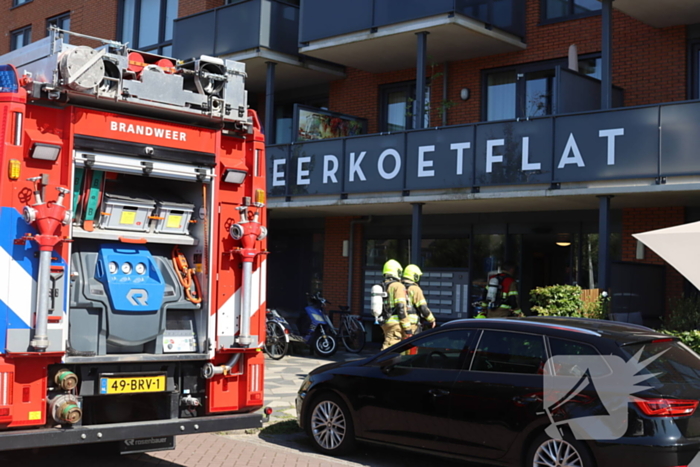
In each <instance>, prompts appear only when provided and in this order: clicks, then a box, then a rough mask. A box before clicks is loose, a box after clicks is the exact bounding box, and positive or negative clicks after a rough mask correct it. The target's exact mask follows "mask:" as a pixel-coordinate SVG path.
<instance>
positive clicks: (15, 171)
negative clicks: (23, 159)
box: [7, 159, 22, 180]
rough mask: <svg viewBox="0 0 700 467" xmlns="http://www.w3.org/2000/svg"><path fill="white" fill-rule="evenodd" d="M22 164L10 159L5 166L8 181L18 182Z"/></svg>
mask: <svg viewBox="0 0 700 467" xmlns="http://www.w3.org/2000/svg"><path fill="white" fill-rule="evenodd" d="M21 169H22V164H21V163H20V162H19V161H18V160H17V159H10V162H9V164H8V165H7V176H8V177H9V178H10V180H18V179H19V175H20V172H21V171H22V170H21Z"/></svg>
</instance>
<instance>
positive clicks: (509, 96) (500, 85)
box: [486, 71, 516, 121]
mask: <svg viewBox="0 0 700 467" xmlns="http://www.w3.org/2000/svg"><path fill="white" fill-rule="evenodd" d="M515 81H516V74H515V71H506V72H503V73H493V74H490V75H489V76H488V83H487V85H488V91H487V96H488V104H487V111H486V120H489V121H490V120H505V119H511V118H515Z"/></svg>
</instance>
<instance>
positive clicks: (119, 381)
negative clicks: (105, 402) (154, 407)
mask: <svg viewBox="0 0 700 467" xmlns="http://www.w3.org/2000/svg"><path fill="white" fill-rule="evenodd" d="M165 383H166V381H165V375H157V376H122V377H116V376H115V377H105V376H103V377H100V394H134V393H141V392H163V391H165V389H166V387H165V385H166V384H165Z"/></svg>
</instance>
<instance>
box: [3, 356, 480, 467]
mask: <svg viewBox="0 0 700 467" xmlns="http://www.w3.org/2000/svg"><path fill="white" fill-rule="evenodd" d="M294 350H296V352H295V353H294V354H292V355H287V356H285V357H284V358H282V359H281V360H277V361H276V360H272V359H270V358H268V359H267V360H266V361H265V363H266V370H265V371H266V374H265V406H266V407H271V408H272V409H273V413H272V415H271V416H270V421H269V422H268V423H266V424H265V426H264V427H263V429H262V430H260V431H258V430H249V431H237V432H227V433H209V434H196V435H187V436H178V437H177V438H176V447H175V449H174V450H170V451H160V452H150V453H144V454H132V455H124V456H120V455H119V454H116V447H115V446H111V445H105V444H96V445H90V446H68V447H60V448H48V449H34V450H22V451H9V452H0V466H1V467H46V466H48V465H51V466H52V467H95V466H99V467H154V466H158V467H267V466H275V467H287V466H294V467H348V466H350V467H364V466H371V467H425V466H426V465H438V464H439V465H440V466H441V467H457V466H465V465H466V464H464V463H461V462H458V461H452V460H446V459H441V458H438V457H434V456H427V455H422V454H416V453H410V452H406V451H400V450H396V449H392V448H385V447H375V446H371V445H363V444H359V445H358V446H357V449H356V450H355V452H353V453H352V454H350V455H348V456H345V457H343V458H333V457H329V456H325V455H322V454H318V453H317V452H316V451H314V450H313V447H312V445H311V442H310V441H309V439H308V438H307V436H306V434H305V433H303V432H302V431H301V430H300V429H299V428H298V426H297V425H296V409H295V402H294V399H295V397H296V392H297V390H298V389H299V386H300V385H301V382H302V381H303V379H304V377H305V376H306V375H307V374H308V373H309V372H310V371H311V370H313V369H314V368H316V367H318V366H321V365H324V364H326V363H331V362H339V361H347V360H354V359H357V358H363V357H366V356H369V355H373V354H375V353H376V352H378V351H379V347H378V346H377V344H368V346H367V348H365V350H363V351H362V352H361V353H360V354H359V355H358V354H352V353H348V352H345V351H338V352H337V353H336V354H335V355H334V356H333V357H330V358H317V357H315V356H312V355H310V353H309V350H308V349H298V348H297V347H295V348H294ZM0 436H2V434H1V433H0Z"/></svg>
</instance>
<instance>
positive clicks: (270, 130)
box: [265, 62, 277, 144]
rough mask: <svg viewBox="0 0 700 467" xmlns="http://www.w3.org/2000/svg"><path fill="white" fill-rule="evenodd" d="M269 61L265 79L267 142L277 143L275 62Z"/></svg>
mask: <svg viewBox="0 0 700 467" xmlns="http://www.w3.org/2000/svg"><path fill="white" fill-rule="evenodd" d="M265 63H267V80H266V81H265V142H266V143H267V144H275V142H276V141H275V66H276V65H277V64H276V63H275V62H265Z"/></svg>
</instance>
